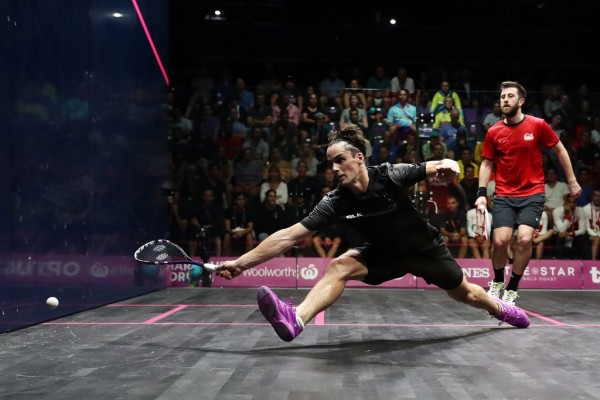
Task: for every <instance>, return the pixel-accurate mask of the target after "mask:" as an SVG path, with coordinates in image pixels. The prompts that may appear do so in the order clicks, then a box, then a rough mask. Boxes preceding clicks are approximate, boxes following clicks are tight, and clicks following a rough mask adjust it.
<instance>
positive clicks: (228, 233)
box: [223, 193, 256, 256]
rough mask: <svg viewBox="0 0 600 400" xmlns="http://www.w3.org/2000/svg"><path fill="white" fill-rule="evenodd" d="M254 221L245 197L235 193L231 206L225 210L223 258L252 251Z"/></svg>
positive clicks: (242, 194)
mask: <svg viewBox="0 0 600 400" xmlns="http://www.w3.org/2000/svg"><path fill="white" fill-rule="evenodd" d="M255 221H256V218H255V215H254V213H253V212H252V209H251V208H250V207H248V205H247V204H246V195H245V194H244V193H236V194H235V195H234V196H233V204H232V206H231V207H229V208H228V209H227V210H225V234H224V235H223V255H224V256H234V255H241V254H243V253H246V252H248V251H250V250H252V248H253V247H254V223H255Z"/></svg>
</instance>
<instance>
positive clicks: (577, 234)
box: [552, 193, 586, 260]
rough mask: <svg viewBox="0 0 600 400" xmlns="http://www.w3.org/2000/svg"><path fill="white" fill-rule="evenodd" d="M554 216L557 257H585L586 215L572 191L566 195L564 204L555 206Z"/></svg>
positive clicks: (561, 258) (560, 258)
mask: <svg viewBox="0 0 600 400" xmlns="http://www.w3.org/2000/svg"><path fill="white" fill-rule="evenodd" d="M552 217H553V218H552V219H553V221H554V231H555V232H556V252H555V255H556V258H557V259H559V260H563V259H565V258H567V257H569V258H575V259H581V258H584V256H583V251H582V246H583V240H584V239H585V233H586V224H585V215H584V213H583V209H582V208H581V207H577V205H576V204H575V197H573V196H571V194H570V193H569V194H567V195H565V199H564V203H563V206H561V207H557V208H555V209H554V210H553V211H552Z"/></svg>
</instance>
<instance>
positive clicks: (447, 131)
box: [438, 108, 467, 160]
mask: <svg viewBox="0 0 600 400" xmlns="http://www.w3.org/2000/svg"><path fill="white" fill-rule="evenodd" d="M441 115H443V112H442V113H439V114H438V116H441ZM440 119H441V118H440ZM439 130H440V138H442V141H443V142H444V143H446V146H448V150H455V148H454V147H453V145H454V142H455V141H456V139H457V137H458V136H459V135H460V134H462V135H463V136H464V137H465V140H466V137H467V128H466V127H465V124H464V123H463V122H461V118H460V112H459V111H458V110H457V109H456V108H453V109H451V110H450V121H449V122H448V123H441V126H440V127H439ZM459 154H460V152H458V153H457V152H454V154H453V155H452V156H451V157H450V158H453V159H454V160H456V159H457V158H458V156H459Z"/></svg>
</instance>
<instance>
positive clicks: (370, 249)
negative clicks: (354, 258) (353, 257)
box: [356, 241, 463, 290]
mask: <svg viewBox="0 0 600 400" xmlns="http://www.w3.org/2000/svg"><path fill="white" fill-rule="evenodd" d="M356 250H358V251H359V252H360V253H361V255H362V256H363V257H364V261H365V265H366V266H367V269H368V270H369V273H368V274H367V276H366V277H365V279H364V280H363V282H364V283H366V284H369V285H379V284H381V283H383V282H387V281H390V280H392V279H396V278H400V277H402V276H404V275H406V274H413V275H415V276H418V277H421V278H423V279H425V281H426V282H427V283H428V284H433V285H436V286H437V287H439V288H442V289H444V290H451V289H456V288H457V287H458V286H459V285H460V284H461V283H462V280H463V271H462V268H461V267H460V266H459V265H458V264H457V262H456V260H455V259H454V257H452V255H451V254H450V251H448V248H447V247H446V246H445V245H444V244H443V243H441V241H436V243H432V244H431V245H428V246H426V247H425V248H423V249H421V250H419V251H412V250H406V252H404V253H398V250H397V246H394V245H375V244H372V243H367V244H365V245H364V246H361V247H357V248H356Z"/></svg>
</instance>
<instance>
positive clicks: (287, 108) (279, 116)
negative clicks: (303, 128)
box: [273, 94, 300, 126]
mask: <svg viewBox="0 0 600 400" xmlns="http://www.w3.org/2000/svg"><path fill="white" fill-rule="evenodd" d="M286 120H287V121H289V122H291V123H293V124H294V125H296V126H298V124H299V123H300V109H299V108H298V106H296V105H295V104H292V103H291V102H290V96H289V95H287V94H283V95H281V96H280V97H279V102H278V103H277V104H275V106H273V123H275V124H276V123H277V122H279V121H286Z"/></svg>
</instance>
